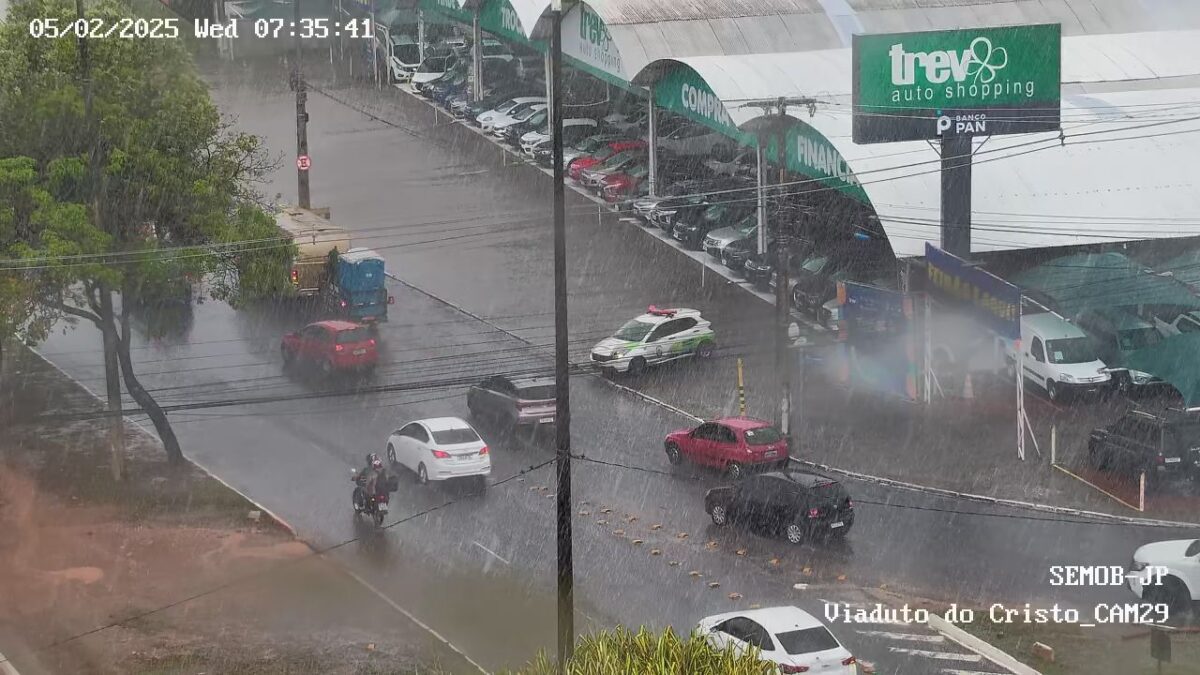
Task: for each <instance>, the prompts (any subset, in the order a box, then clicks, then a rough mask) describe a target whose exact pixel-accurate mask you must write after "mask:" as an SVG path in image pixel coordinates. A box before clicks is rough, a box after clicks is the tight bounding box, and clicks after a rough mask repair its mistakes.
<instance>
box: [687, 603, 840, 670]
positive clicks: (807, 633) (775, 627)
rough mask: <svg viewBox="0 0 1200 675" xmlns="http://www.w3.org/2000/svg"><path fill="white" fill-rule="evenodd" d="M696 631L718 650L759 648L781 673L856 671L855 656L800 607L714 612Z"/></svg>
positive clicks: (765, 658) (702, 620)
mask: <svg viewBox="0 0 1200 675" xmlns="http://www.w3.org/2000/svg"><path fill="white" fill-rule="evenodd" d="M696 632H697V633H698V634H700V635H702V636H703V637H704V638H705V639H706V640H708V642H709V644H711V645H712V646H713V647H715V648H717V649H725V648H727V647H732V648H733V649H734V650H735V651H738V652H743V651H746V650H749V649H750V648H752V647H756V648H758V657H759V659H761V660H763V661H769V662H771V663H774V664H775V665H776V666H777V667H778V668H779V672H780V673H786V674H790V673H809V674H811V675H816V674H818V673H827V674H833V673H836V674H838V675H854V673H857V672H858V665H857V663H858V662H857V660H856V659H855V658H854V655H853V654H851V653H850V651H849V650H848V649H846V648H845V647H843V646H842V643H841V642H838V639H837V638H836V637H834V635H833V633H831V632H829V629H828V628H826V627H825V624H823V623H821V622H820V621H818V620H817V619H816V617H814V616H813V615H812V614H809V613H808V612H806V611H804V610H802V609H800V608H798V607H766V608H763V609H752V610H748V611H745V612H728V613H726V614H716V615H713V616H709V617H705V618H703V619H701V620H700V623H699V624H698V625H697V626H696Z"/></svg>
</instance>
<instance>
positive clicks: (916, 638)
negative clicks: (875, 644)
mask: <svg viewBox="0 0 1200 675" xmlns="http://www.w3.org/2000/svg"><path fill="white" fill-rule="evenodd" d="M857 632H858V634H859V635H870V636H872V637H881V638H887V639H888V640H911V641H912V642H945V641H946V638H945V637H942V636H941V635H918V634H916V633H889V632H887V631H883V630H860V631H857Z"/></svg>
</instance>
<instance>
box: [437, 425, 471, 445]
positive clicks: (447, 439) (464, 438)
mask: <svg viewBox="0 0 1200 675" xmlns="http://www.w3.org/2000/svg"><path fill="white" fill-rule="evenodd" d="M478 440H479V434H477V433H475V430H474V429H472V428H470V427H458V428H457V429H442V430H441V431H435V432H433V442H434V443H437V444H438V445H457V444H459V443H475V442H476V441H478Z"/></svg>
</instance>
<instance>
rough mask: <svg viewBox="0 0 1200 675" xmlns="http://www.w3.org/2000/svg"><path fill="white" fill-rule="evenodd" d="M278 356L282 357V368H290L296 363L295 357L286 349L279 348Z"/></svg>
mask: <svg viewBox="0 0 1200 675" xmlns="http://www.w3.org/2000/svg"><path fill="white" fill-rule="evenodd" d="M279 355H280V356H282V357H283V367H284V368H291V367H292V365H293V364H295V363H296V355H295V354H293V353H292V351H291V350H290V349H288V348H286V347H280V348H279Z"/></svg>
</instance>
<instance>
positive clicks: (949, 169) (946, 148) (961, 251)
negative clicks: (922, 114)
mask: <svg viewBox="0 0 1200 675" xmlns="http://www.w3.org/2000/svg"><path fill="white" fill-rule="evenodd" d="M941 179H942V250H944V251H946V252H947V253H951V254H953V255H956V256H959V257H961V258H966V257H969V256H970V255H971V136H966V135H960V134H954V135H949V134H947V135H944V136H942V174H941Z"/></svg>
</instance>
